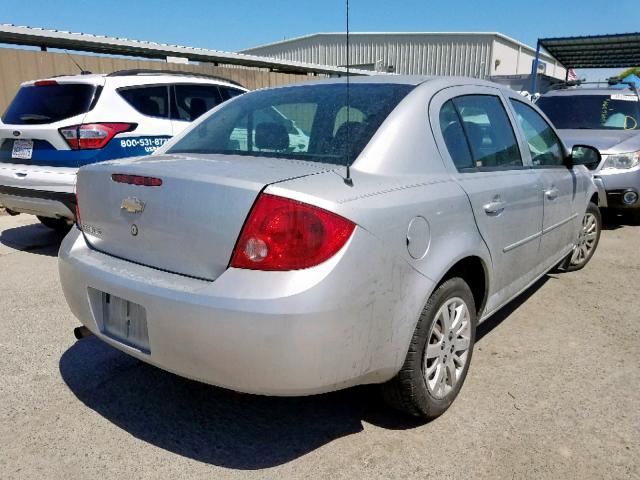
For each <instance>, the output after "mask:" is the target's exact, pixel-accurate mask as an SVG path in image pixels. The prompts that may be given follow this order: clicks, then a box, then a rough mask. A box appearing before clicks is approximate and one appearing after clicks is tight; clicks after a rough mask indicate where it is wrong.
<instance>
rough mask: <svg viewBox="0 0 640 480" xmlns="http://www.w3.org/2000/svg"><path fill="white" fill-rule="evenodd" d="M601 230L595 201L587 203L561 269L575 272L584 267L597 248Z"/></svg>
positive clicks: (598, 210)
mask: <svg viewBox="0 0 640 480" xmlns="http://www.w3.org/2000/svg"><path fill="white" fill-rule="evenodd" d="M601 230H602V216H601V215H600V209H599V208H598V206H597V205H596V204H595V203H589V206H588V207H587V211H586V212H585V214H584V216H583V217H582V226H581V227H580V232H579V233H578V239H577V240H576V243H575V245H574V247H573V250H572V251H571V253H570V254H569V255H567V258H565V260H564V262H563V263H562V266H561V268H562V270H564V271H565V272H575V271H576V270H580V269H581V268H584V267H585V265H587V263H589V260H591V257H593V254H594V253H595V252H596V248H598V242H599V241H600V232H601Z"/></svg>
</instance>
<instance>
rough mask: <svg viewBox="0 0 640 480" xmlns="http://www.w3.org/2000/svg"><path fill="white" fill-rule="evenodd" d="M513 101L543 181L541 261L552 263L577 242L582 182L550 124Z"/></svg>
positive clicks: (533, 160) (518, 102) (518, 101)
mask: <svg viewBox="0 0 640 480" xmlns="http://www.w3.org/2000/svg"><path fill="white" fill-rule="evenodd" d="M510 102H511V105H512V107H513V109H514V111H515V114H516V117H517V119H518V123H519V125H520V129H521V131H522V133H523V135H524V137H525V139H526V141H527V147H528V148H527V152H526V154H527V155H528V156H529V157H530V158H531V164H532V167H533V169H534V170H535V171H536V172H537V173H538V174H539V176H540V180H541V182H542V199H543V205H544V208H543V211H544V214H543V224H542V242H541V245H540V261H541V262H542V263H548V262H551V261H553V260H555V259H558V258H559V257H560V256H561V255H562V253H566V250H567V249H568V248H569V247H570V246H571V245H572V244H573V241H574V240H575V233H576V221H577V213H576V212H575V197H576V193H577V189H578V179H577V177H576V174H575V172H574V171H573V170H572V169H570V168H567V167H566V166H565V165H564V159H565V151H564V146H563V145H562V142H561V141H560V139H559V138H558V136H557V135H556V133H555V132H554V130H553V128H552V127H551V126H550V125H549V124H548V123H547V121H546V120H545V119H544V118H543V117H542V116H541V115H540V114H539V113H538V112H537V111H536V110H535V109H534V108H533V107H531V106H530V105H527V104H526V103H525V102H522V101H520V100H518V99H516V98H510Z"/></svg>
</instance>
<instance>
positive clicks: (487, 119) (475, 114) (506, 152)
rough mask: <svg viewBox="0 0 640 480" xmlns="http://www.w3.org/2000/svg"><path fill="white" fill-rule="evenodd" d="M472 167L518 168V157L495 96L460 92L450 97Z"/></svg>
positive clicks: (498, 99)
mask: <svg viewBox="0 0 640 480" xmlns="http://www.w3.org/2000/svg"><path fill="white" fill-rule="evenodd" d="M452 102H453V105H454V106H455V109H456V111H457V113H458V115H459V117H460V120H461V125H462V128H463V129H464V132H465V135H466V138H467V141H468V143H469V148H470V150H471V155H472V158H473V166H474V167H476V168H509V167H521V166H522V157H521V156H520V150H519V148H518V143H517V140H516V136H515V134H514V132H513V128H512V126H511V122H510V121H509V117H508V116H507V112H506V111H505V109H504V107H503V106H502V102H501V101H500V98H499V97H496V96H493V95H464V96H461V97H456V98H454V99H453V100H452Z"/></svg>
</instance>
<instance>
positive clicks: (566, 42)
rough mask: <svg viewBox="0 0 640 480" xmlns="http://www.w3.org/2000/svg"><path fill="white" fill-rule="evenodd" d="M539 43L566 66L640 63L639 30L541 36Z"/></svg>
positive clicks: (630, 65) (594, 66)
mask: <svg viewBox="0 0 640 480" xmlns="http://www.w3.org/2000/svg"><path fill="white" fill-rule="evenodd" d="M538 44H539V45H540V46H541V47H543V48H544V49H545V50H546V51H547V52H549V53H550V54H551V55H552V56H553V57H555V58H556V59H557V60H558V61H559V62H560V63H562V65H564V66H565V67H566V68H620V67H637V66H640V33H621V34H616V35H594V36H585V37H559V38H541V39H540V40H538Z"/></svg>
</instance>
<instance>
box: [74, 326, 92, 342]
mask: <svg viewBox="0 0 640 480" xmlns="http://www.w3.org/2000/svg"><path fill="white" fill-rule="evenodd" d="M91 335H93V333H91V330H89V329H88V328H87V327H85V326H84V325H83V326H81V327H76V328H74V329H73V336H74V337H76V340H82V339H83V338H87V337H90V336H91Z"/></svg>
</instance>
